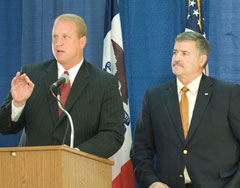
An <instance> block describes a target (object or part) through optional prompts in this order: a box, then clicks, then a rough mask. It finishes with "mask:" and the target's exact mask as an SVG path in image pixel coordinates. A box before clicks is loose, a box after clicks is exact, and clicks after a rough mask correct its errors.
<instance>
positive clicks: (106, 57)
mask: <svg viewBox="0 0 240 188" xmlns="http://www.w3.org/2000/svg"><path fill="white" fill-rule="evenodd" d="M103 43H104V44H103V65H102V67H103V70H105V71H107V72H109V73H111V74H113V75H115V76H116V77H117V78H118V80H119V90H120V93H121V96H122V101H123V106H124V114H125V117H124V124H125V140H124V143H123V145H122V147H121V148H120V150H119V151H118V152H117V153H116V154H114V155H113V156H112V157H110V160H113V161H114V166H113V168H112V180H113V182H112V187H113V188H135V177H134V173H133V168H132V163H131V160H130V156H129V155H130V149H131V144H132V134H131V123H130V113H129V100H128V90H127V82H126V74H125V64H124V52H123V41H122V30H121V22H120V15H119V9H118V4H117V0H106V12H105V30H104V42H103Z"/></svg>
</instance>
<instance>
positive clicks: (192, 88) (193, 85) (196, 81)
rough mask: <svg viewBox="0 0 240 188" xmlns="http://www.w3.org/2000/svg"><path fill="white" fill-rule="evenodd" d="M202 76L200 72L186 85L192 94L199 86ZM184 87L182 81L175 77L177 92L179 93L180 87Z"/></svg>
mask: <svg viewBox="0 0 240 188" xmlns="http://www.w3.org/2000/svg"><path fill="white" fill-rule="evenodd" d="M201 78H202V74H200V75H199V76H198V77H197V78H195V79H194V80H193V81H192V82H190V83H189V84H188V85H186V86H187V88H188V89H189V91H190V92H191V93H192V94H196V93H197V91H198V88H199V84H200V81H201ZM183 87H184V85H183V84H182V82H181V81H180V80H179V79H178V78H177V90H178V94H180V93H181V90H182V88H183Z"/></svg>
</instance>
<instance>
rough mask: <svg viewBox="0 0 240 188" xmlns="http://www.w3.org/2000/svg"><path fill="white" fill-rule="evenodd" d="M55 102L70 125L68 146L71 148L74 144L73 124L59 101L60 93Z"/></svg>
mask: <svg viewBox="0 0 240 188" xmlns="http://www.w3.org/2000/svg"><path fill="white" fill-rule="evenodd" d="M57 103H58V107H59V108H60V109H61V110H62V112H63V113H65V114H66V115H67V117H68V119H69V122H70V127H71V137H70V147H71V148H73V146H74V126H73V121H72V117H71V115H70V114H69V113H68V111H67V110H65V109H64V108H63V106H62V104H61V101H60V95H59V94H57Z"/></svg>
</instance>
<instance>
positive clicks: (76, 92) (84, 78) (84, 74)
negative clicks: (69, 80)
mask: <svg viewBox="0 0 240 188" xmlns="http://www.w3.org/2000/svg"><path fill="white" fill-rule="evenodd" d="M88 77H89V72H88V64H87V62H86V61H83V64H82V65H81V68H80V69H79V71H78V73H77V75H76V77H75V79H74V82H73V85H72V87H71V90H70V93H69V95H68V98H67V101H66V103H65V109H66V110H67V111H68V112H69V110H70V109H71V108H72V107H73V106H74V104H75V102H76V100H77V99H78V98H79V96H80V95H81V93H82V92H83V90H84V88H85V87H86V86H87V84H88ZM64 116H65V114H64V113H62V114H61V116H60V118H59V120H58V122H57V125H58V124H59V123H60V121H61V120H62V119H63V117H64Z"/></svg>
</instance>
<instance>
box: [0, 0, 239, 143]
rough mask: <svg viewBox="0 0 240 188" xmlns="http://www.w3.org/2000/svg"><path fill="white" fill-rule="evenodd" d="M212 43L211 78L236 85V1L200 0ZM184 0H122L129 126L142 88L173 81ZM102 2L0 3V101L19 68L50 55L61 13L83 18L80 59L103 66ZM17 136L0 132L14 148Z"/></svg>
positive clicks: (33, 0) (39, 0)
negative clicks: (84, 40) (84, 29)
mask: <svg viewBox="0 0 240 188" xmlns="http://www.w3.org/2000/svg"><path fill="white" fill-rule="evenodd" d="M202 1H203V9H204V14H205V26H206V33H207V38H208V39H209V41H210V44H211V52H210V57H209V70H210V76H213V77H216V78H218V79H221V80H226V81H234V82H237V83H240V74H239V72H240V38H239V34H240V24H239V23H240V11H239V9H240V2H238V1H236V0H228V1H217V0H211V1H208V0H202ZM187 4H188V0H182V1H179V0H171V1H169V0H151V1H146V0H131V1H129V0H120V2H119V6H120V7H119V8H120V16H121V21H122V29H123V42H124V51H125V66H126V74H127V84H128V90H129V100H130V113H131V122H132V128H133V129H134V124H135V121H136V118H137V115H138V112H139V109H140V107H141V101H142V98H143V95H144V92H145V91H146V89H148V88H150V87H152V86H155V85H158V84H161V83H163V82H165V81H167V80H170V79H173V78H174V76H173V75H172V71H171V66H170V62H171V56H172V49H173V46H174V38H175V36H176V35H177V34H178V33H180V32H182V31H184V29H185V24H186V16H187ZM104 8H105V0H98V1H95V0H88V1H86V0H57V1H56V0H31V1H27V0H22V1H9V0H1V1H0V36H1V37H0V61H1V63H0V102H3V100H4V99H5V97H6V95H7V93H8V91H9V89H10V84H11V79H12V78H13V76H14V75H15V73H16V72H17V71H19V70H20V68H21V66H22V65H24V64H28V63H33V62H40V61H44V60H47V59H50V58H52V57H53V56H52V51H51V31H52V24H53V20H54V18H55V17H56V16H57V15H59V14H61V13H75V14H78V15H80V16H82V17H83V18H84V19H85V21H86V24H87V27H88V42H87V46H86V49H85V54H84V57H85V58H86V59H87V60H88V61H90V62H91V63H92V64H94V65H95V66H97V67H99V68H101V65H102V47H103V28H104V11H105V10H104ZM18 140H19V134H18V135H14V136H0V146H15V145H17V144H18Z"/></svg>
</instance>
